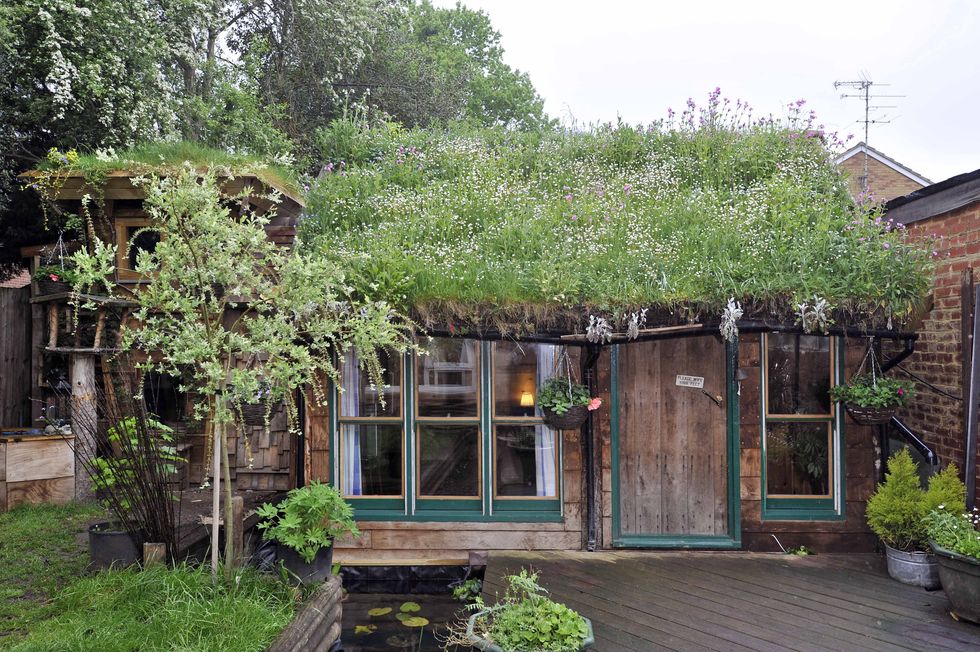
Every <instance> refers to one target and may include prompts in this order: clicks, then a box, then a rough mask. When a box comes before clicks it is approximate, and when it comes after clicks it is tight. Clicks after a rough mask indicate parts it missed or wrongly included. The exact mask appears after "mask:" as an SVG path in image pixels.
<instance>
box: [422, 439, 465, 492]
mask: <svg viewBox="0 0 980 652" xmlns="http://www.w3.org/2000/svg"><path fill="white" fill-rule="evenodd" d="M418 475H419V495H420V496H465V497H477V496H479V495H480V429H479V427H478V426H476V425H475V424H474V425H462V426H456V425H453V426H443V425H429V424H420V425H419V470H418Z"/></svg>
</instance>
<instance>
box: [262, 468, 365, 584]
mask: <svg viewBox="0 0 980 652" xmlns="http://www.w3.org/2000/svg"><path fill="white" fill-rule="evenodd" d="M256 512H257V513H258V515H259V516H261V517H262V518H263V519H265V520H264V521H262V522H260V523H259V524H258V527H259V529H261V530H265V534H264V535H263V537H264V538H265V539H268V540H270V541H275V542H276V543H277V544H278V546H277V548H278V550H277V555H278V558H279V559H280V560H281V561H282V562H283V566H285V568H286V570H288V571H289V572H290V573H291V574H292V575H293V576H295V577H296V578H297V579H299V581H300V582H303V583H311V582H322V581H323V580H325V579H326V578H327V576H329V575H330V568H331V565H332V564H333V542H334V539H336V538H337V537H339V536H342V535H344V534H347V533H350V534H352V535H353V536H355V537H356V536H360V532H359V531H358V529H357V526H356V525H355V524H354V510H353V508H352V507H351V506H350V504H349V503H348V502H347V501H345V500H344V498H343V496H341V495H340V492H339V491H337V489H335V488H334V487H332V486H330V485H327V484H323V483H321V482H319V481H316V480H314V481H313V482H312V483H310V484H309V485H307V486H305V487H299V488H298V489H293V490H292V491H290V492H289V493H288V494H287V495H286V498H285V499H283V500H282V502H280V503H279V504H278V505H273V504H271V503H266V504H265V505H262V506H261V507H259V508H258V509H257V510H256Z"/></svg>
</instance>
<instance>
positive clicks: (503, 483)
mask: <svg viewBox="0 0 980 652" xmlns="http://www.w3.org/2000/svg"><path fill="white" fill-rule="evenodd" d="M495 430H496V436H497V440H496V445H495V447H494V450H495V453H496V460H495V471H496V477H497V482H496V493H497V495H498V496H551V497H554V496H556V495H557V483H556V472H557V464H556V459H557V456H558V450H557V445H556V439H555V431H554V430H552V429H551V428H548V427H547V426H545V425H543V424H538V425H526V426H525V425H498V426H497V427H496V429H495Z"/></svg>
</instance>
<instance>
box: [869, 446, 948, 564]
mask: <svg viewBox="0 0 980 652" xmlns="http://www.w3.org/2000/svg"><path fill="white" fill-rule="evenodd" d="M957 473H958V472H957V468H956V465H954V464H949V465H948V466H947V467H946V468H945V469H943V470H942V471H941V472H939V473H937V474H935V475H933V476H931V477H930V478H929V483H928V487H927V488H926V489H922V485H921V481H920V480H919V471H918V467H917V465H916V463H915V461H914V460H913V459H912V455H911V454H910V453H909V451H908V449H907V448H902V449H900V450H898V451H896V452H895V453H894V454H892V456H891V457H889V458H888V470H887V471H886V473H885V481H884V482H883V483H881V484H879V485H878V488H877V489H876V491H875V493H874V494H873V495H872V496H871V498H869V499H868V507H867V517H868V525H869V526H870V527H871V529H872V530H873V531H874V533H875V534H877V535H878V536H879V537H881V540H882V541H884V542H885V543H886V544H888V545H889V546H891V547H892V548H896V549H898V550H905V551H911V550H927V549H928V533H927V527H926V521H925V520H924V519H925V517H926V515H927V514H929V513H930V511H931V510H934V509H935V508H936V507H937V506H938V505H947V506H948V507H949V508H950V509H952V510H954V511H956V512H960V511H963V510H965V509H966V505H965V503H964V497H965V496H966V487H965V486H964V485H963V482H962V481H961V480H960V479H959V476H958V475H957Z"/></svg>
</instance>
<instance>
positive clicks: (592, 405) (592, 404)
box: [588, 396, 602, 412]
mask: <svg viewBox="0 0 980 652" xmlns="http://www.w3.org/2000/svg"><path fill="white" fill-rule="evenodd" d="M601 405H602V399H601V398H599V397H598V396H596V397H595V398H594V399H592V400H591V401H589V405H588V408H589V412H592V411H593V410H598V409H599V407H600V406H601Z"/></svg>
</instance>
